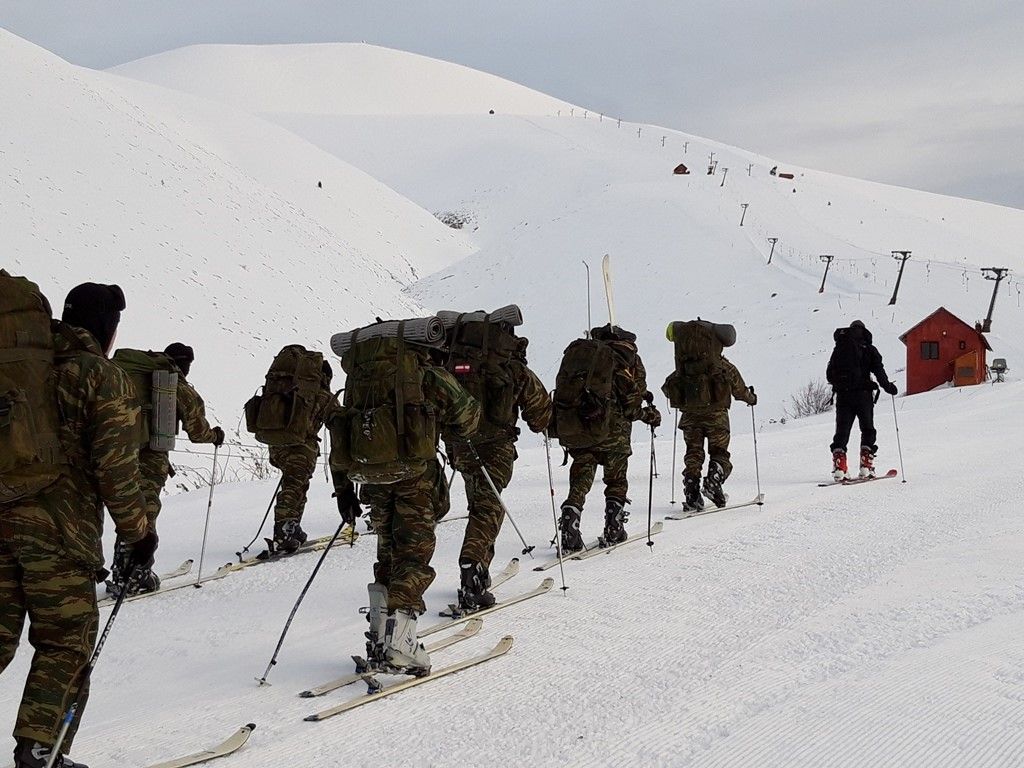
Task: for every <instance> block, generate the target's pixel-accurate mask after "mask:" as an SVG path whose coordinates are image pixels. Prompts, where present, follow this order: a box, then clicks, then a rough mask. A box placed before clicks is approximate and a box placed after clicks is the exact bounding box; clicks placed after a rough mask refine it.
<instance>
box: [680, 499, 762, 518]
mask: <svg viewBox="0 0 1024 768" xmlns="http://www.w3.org/2000/svg"><path fill="white" fill-rule="evenodd" d="M755 504H756V505H757V506H761V505H762V504H764V494H763V493H762V494H760V495H758V496H755V497H754V498H753V499H751V500H750V501H745V502H743V503H742V504H727V505H726V506H724V507H716V506H715V505H713V504H712V505H711V506H710V507H701V508H700V509H695V510H693V511H692V512H686V511H680V512H673V513H672V514H671V515H665V519H666V520H686V519H687V518H688V517H698V516H699V515H709V514H711V513H712V512H728V511H729V510H730V509H743V508H744V507H752V506H754V505H755Z"/></svg>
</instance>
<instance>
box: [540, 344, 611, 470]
mask: <svg viewBox="0 0 1024 768" xmlns="http://www.w3.org/2000/svg"><path fill="white" fill-rule="evenodd" d="M615 369H616V358H615V352H614V351H612V347H611V345H610V344H608V343H606V342H604V341H597V340H596V339H577V340H576V341H574V342H572V343H571V344H570V345H569V346H568V347H566V349H565V352H564V353H563V355H562V363H561V365H560V366H559V368H558V376H557V377H556V378H555V392H554V395H553V397H552V403H553V405H554V413H553V418H552V422H551V426H550V427H549V428H548V434H549V435H550V436H551V437H555V438H558V441H559V442H560V443H561V444H562V447H563V448H566V449H568V450H574V449H582V448H589V447H591V446H593V445H597V444H598V443H600V442H602V441H603V440H605V439H606V438H607V437H608V433H609V431H610V429H611V415H612V410H611V407H612V383H613V378H614V375H615Z"/></svg>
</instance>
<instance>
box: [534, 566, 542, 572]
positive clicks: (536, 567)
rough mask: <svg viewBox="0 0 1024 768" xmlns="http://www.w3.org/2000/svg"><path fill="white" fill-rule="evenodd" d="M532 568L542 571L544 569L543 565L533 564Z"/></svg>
mask: <svg viewBox="0 0 1024 768" xmlns="http://www.w3.org/2000/svg"><path fill="white" fill-rule="evenodd" d="M533 570H535V571H543V570H544V566H543V565H535V566H533Z"/></svg>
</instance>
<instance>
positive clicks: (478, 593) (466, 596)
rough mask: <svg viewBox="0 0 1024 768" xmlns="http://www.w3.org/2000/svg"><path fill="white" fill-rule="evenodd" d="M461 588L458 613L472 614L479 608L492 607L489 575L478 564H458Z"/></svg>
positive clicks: (492, 600) (465, 562) (492, 598)
mask: <svg viewBox="0 0 1024 768" xmlns="http://www.w3.org/2000/svg"><path fill="white" fill-rule="evenodd" d="M459 572H460V574H461V577H462V586H461V587H459V612H460V613H461V614H463V615H464V614H467V613H473V612H474V611H479V610H480V609H481V608H490V607H491V606H492V605H494V595H492V594H491V592H490V591H489V590H488V587H490V586H491V575H490V574H489V573H488V572H487V569H486V568H484V567H483V565H481V564H480V563H474V562H472V561H469V560H467V561H464V562H461V563H459Z"/></svg>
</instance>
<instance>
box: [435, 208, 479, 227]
mask: <svg viewBox="0 0 1024 768" xmlns="http://www.w3.org/2000/svg"><path fill="white" fill-rule="evenodd" d="M434 216H436V217H437V219H438V220H439V221H441V223H442V224H445V225H447V226H449V227H451V228H452V229H464V228H466V227H470V226H471V225H473V224H476V217H475V216H474V215H473V214H472V213H470V212H469V211H437V212H436V213H434ZM473 229H476V227H473Z"/></svg>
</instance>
